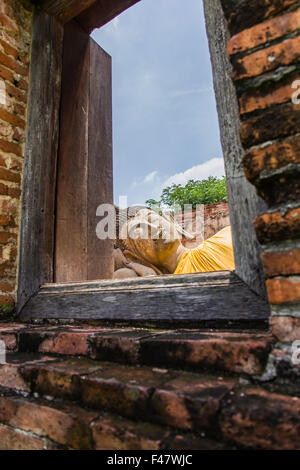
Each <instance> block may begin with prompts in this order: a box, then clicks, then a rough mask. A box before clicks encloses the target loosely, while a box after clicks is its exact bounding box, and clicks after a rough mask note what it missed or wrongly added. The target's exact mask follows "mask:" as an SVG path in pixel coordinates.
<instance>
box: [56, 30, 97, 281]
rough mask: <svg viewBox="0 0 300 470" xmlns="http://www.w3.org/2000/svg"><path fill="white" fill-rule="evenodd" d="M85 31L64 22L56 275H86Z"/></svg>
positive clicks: (61, 277) (59, 278)
mask: <svg viewBox="0 0 300 470" xmlns="http://www.w3.org/2000/svg"><path fill="white" fill-rule="evenodd" d="M89 42H90V38H89V36H88V34H86V33H85V32H84V31H82V30H81V28H79V27H78V25H77V24H76V22H70V23H69V24H68V25H66V26H65V34H64V50H63V72H62V98H61V113H60V144H59V158H58V171H57V196H56V241H55V280H56V282H61V281H62V282H63V281H68V280H70V281H81V280H87V279H88V277H87V262H86V254H87V252H86V250H87V213H88V209H87V204H88V201H87V173H88V139H87V136H88V113H89V109H88V108H89V70H90V60H89V58H90V57H89Z"/></svg>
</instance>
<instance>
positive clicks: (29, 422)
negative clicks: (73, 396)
mask: <svg viewBox="0 0 300 470" xmlns="http://www.w3.org/2000/svg"><path fill="white" fill-rule="evenodd" d="M97 417H98V414H97V412H89V411H85V410H83V409H81V408H78V407H74V406H70V405H65V404H61V405H55V404H53V405H52V406H49V405H47V403H45V402H42V401H41V400H35V401H33V400H28V399H22V398H13V397H0V422H1V423H4V424H7V425H9V426H12V427H16V428H18V429H22V430H24V431H30V432H32V433H34V434H36V435H37V436H40V437H47V438H49V439H51V440H53V441H54V442H56V443H58V444H61V445H66V446H68V447H71V448H73V449H80V450H88V449H91V448H92V433H91V431H90V428H89V425H90V423H91V422H92V421H94V420H95V419H96V418H97Z"/></svg>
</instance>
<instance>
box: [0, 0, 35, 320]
mask: <svg viewBox="0 0 300 470" xmlns="http://www.w3.org/2000/svg"><path fill="white" fill-rule="evenodd" d="M31 24H32V11H31V7H30V6H29V5H28V4H27V3H26V2H20V1H17V0H1V4H0V279H1V280H0V307H1V306H2V305H4V304H13V303H14V301H15V299H16V283H17V262H18V234H19V230H20V205H21V199H20V198H21V182H22V166H23V155H24V143H25V123H26V105H27V91H28V76H29V57H30V45H31ZM0 311H1V310H0ZM0 316H1V313H0Z"/></svg>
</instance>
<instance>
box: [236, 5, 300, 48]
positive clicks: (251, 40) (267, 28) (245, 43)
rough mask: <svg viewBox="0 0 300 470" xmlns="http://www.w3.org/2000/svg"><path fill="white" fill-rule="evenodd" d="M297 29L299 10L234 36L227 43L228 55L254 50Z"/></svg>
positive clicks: (298, 26) (299, 18) (299, 17)
mask: <svg viewBox="0 0 300 470" xmlns="http://www.w3.org/2000/svg"><path fill="white" fill-rule="evenodd" d="M297 29H300V9H298V10H296V11H294V12H291V13H286V14H285V15H281V16H276V17H275V18H272V19H270V20H267V21H265V22H263V23H259V24H257V25H255V26H253V27H252V28H248V29H245V30H244V31H241V32H240V33H239V34H236V35H235V36H233V37H232V38H231V39H230V41H229V43H228V47H227V51H228V54H229V55H234V54H237V53H241V52H245V51H248V50H250V49H254V48H256V47H258V46H260V45H262V44H265V43H266V42H270V41H274V40H275V39H278V38H280V37H282V36H285V35H287V34H290V33H292V32H293V31H297Z"/></svg>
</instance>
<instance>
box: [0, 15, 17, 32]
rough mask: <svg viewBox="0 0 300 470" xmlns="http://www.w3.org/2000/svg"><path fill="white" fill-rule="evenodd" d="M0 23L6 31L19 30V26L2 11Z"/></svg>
mask: <svg viewBox="0 0 300 470" xmlns="http://www.w3.org/2000/svg"><path fill="white" fill-rule="evenodd" d="M0 24H1V25H2V26H3V27H4V28H5V29H6V30H8V31H11V32H13V33H18V32H19V28H18V25H17V24H16V22H15V21H14V20H13V19H11V18H9V16H7V15H5V14H3V13H0Z"/></svg>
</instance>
